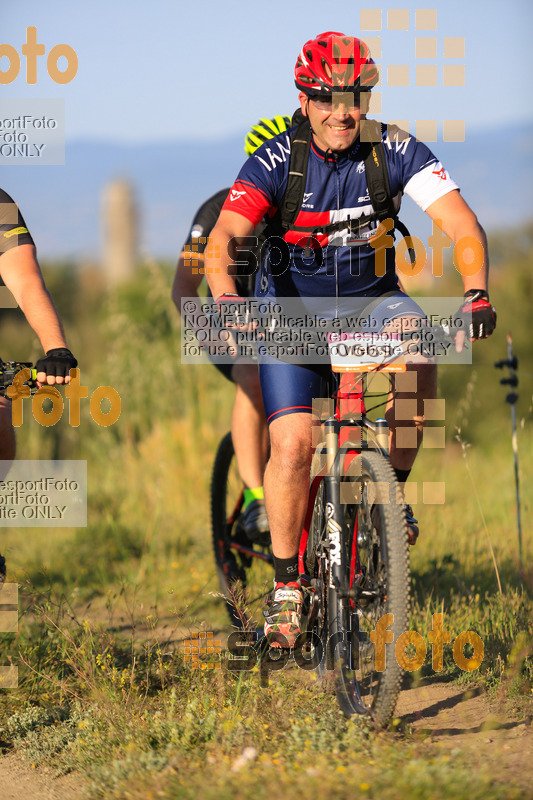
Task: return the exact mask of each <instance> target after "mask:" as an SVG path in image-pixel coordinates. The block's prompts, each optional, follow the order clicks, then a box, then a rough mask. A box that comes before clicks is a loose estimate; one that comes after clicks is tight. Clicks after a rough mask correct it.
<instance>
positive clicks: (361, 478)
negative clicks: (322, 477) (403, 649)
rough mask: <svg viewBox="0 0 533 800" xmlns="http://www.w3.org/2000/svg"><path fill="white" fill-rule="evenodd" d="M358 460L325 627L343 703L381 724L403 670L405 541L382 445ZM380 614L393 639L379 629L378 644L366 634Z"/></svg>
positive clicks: (393, 479) (351, 712) (406, 595)
mask: <svg viewBox="0 0 533 800" xmlns="http://www.w3.org/2000/svg"><path fill="white" fill-rule="evenodd" d="M358 460H359V463H360V466H361V470H360V474H359V475H358V476H357V477H352V478H351V481H352V482H353V485H354V503H353V504H351V505H346V506H345V507H344V537H343V538H344V548H343V553H342V559H343V566H344V574H345V581H344V586H342V587H330V589H329V602H328V610H329V633H330V642H331V648H332V652H333V658H334V663H335V670H336V689H337V699H338V702H339V705H340V707H341V709H342V711H343V712H344V713H345V714H346V716H352V715H354V714H369V715H370V716H371V717H372V718H373V719H374V721H375V722H376V724H378V725H379V726H383V725H386V724H387V722H388V721H389V720H390V718H391V716H392V714H393V712H394V708H395V705H396V701H397V699H398V694H399V692H400V684H401V679H402V674H403V671H402V669H401V667H400V666H399V664H398V662H397V660H396V657H395V651H394V647H395V644H394V643H395V642H396V641H397V640H398V637H399V636H400V635H401V634H402V633H404V631H407V629H408V622H409V586H410V579H409V546H408V541H407V526H406V522H405V516H404V510H403V505H402V502H401V496H400V487H399V485H398V483H397V481H396V476H395V474H394V471H393V469H392V467H391V466H390V464H389V462H388V461H387V460H386V459H385V458H384V457H383V456H382V455H381V454H380V453H375V452H365V453H362V454H361V455H360V456H358ZM350 471H351V474H352V475H355V474H356V472H358V471H359V470H358V469H357V470H355V469H352V470H350ZM386 614H392V619H391V618H389V620H390V623H391V624H390V625H389V626H387V627H388V628H389V631H390V630H392V634H393V636H392V641H391V642H387V641H386V638H387V637H384V638H385V642H384V643H383V644H381V643H380V645H379V647H378V648H377V649H376V647H375V644H374V643H373V642H372V641H371V639H370V634H371V632H372V631H374V630H376V629H377V628H378V622H379V620H380V619H381V618H382V617H384V616H385V615H386ZM389 620H388V621H389ZM388 638H390V636H389V637H388ZM383 656H384V657H383Z"/></svg>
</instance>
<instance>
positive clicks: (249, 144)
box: [244, 116, 291, 156]
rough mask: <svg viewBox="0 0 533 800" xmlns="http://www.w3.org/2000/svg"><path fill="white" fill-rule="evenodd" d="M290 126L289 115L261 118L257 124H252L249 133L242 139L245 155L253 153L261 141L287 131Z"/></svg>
mask: <svg viewBox="0 0 533 800" xmlns="http://www.w3.org/2000/svg"><path fill="white" fill-rule="evenodd" d="M290 127H291V118H290V117H280V116H277V117H273V118H272V119H265V118H263V117H262V118H261V119H260V120H259V122H258V123H257V125H253V126H252V128H251V130H250V131H249V133H247V134H246V138H245V140H244V152H245V153H246V155H247V156H251V155H252V153H255V151H256V150H257V148H258V147H261V145H262V144H263V142H266V141H268V139H272V138H273V137H274V136H277V135H278V133H283V131H288V130H289V128H290Z"/></svg>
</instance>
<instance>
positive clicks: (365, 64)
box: [294, 31, 379, 97]
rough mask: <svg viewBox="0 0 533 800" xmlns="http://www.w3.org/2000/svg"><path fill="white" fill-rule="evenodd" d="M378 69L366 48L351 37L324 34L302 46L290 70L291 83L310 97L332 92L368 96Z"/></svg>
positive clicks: (334, 33)
mask: <svg viewBox="0 0 533 800" xmlns="http://www.w3.org/2000/svg"><path fill="white" fill-rule="evenodd" d="M378 79H379V75H378V68H377V67H376V65H375V64H374V62H373V60H372V58H371V57H370V51H369V49H368V47H367V46H366V44H365V43H364V42H362V41H361V40H360V39H357V38H356V37H355V36H345V34H344V33H338V32H336V31H327V32H326V33H320V34H319V35H318V36H317V37H316V38H315V39H311V40H310V41H308V42H306V43H305V44H304V46H303V47H302V49H301V51H300V55H299V56H298V60H297V61H296V66H295V68H294V82H295V84H296V86H297V87H298V89H300V90H301V91H302V92H305V94H307V95H309V96H310V97H314V96H316V95H328V94H332V93H333V92H369V91H370V90H371V89H372V87H373V86H375V85H376V83H377V82H378Z"/></svg>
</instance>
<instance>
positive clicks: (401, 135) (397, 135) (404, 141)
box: [383, 125, 411, 156]
mask: <svg viewBox="0 0 533 800" xmlns="http://www.w3.org/2000/svg"><path fill="white" fill-rule="evenodd" d="M410 141H411V137H410V136H409V134H408V133H406V132H405V131H402V130H401V129H400V128H398V127H397V126H396V125H389V127H388V128H387V137H386V139H385V140H384V142H383V144H386V145H387V147H388V148H389V150H392V143H393V142H394V144H395V145H396V147H395V151H396V153H400V154H401V155H402V156H404V155H405V151H406V150H407V147H408V145H409V142H410Z"/></svg>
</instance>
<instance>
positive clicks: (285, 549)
mask: <svg viewBox="0 0 533 800" xmlns="http://www.w3.org/2000/svg"><path fill="white" fill-rule="evenodd" d="M312 421H313V417H312V415H311V414H287V415H285V416H284V417H278V419H276V420H274V422H273V423H272V424H271V425H270V459H269V462H268V464H267V468H266V470H265V501H266V507H267V514H268V519H269V522H270V533H271V535H272V550H273V552H274V555H275V556H277V557H278V558H291V557H292V556H294V555H296V553H297V552H298V547H299V544H300V535H301V532H302V527H303V523H304V519H305V512H306V509H307V500H308V495H309V470H310V467H311V457H312V449H311V431H312Z"/></svg>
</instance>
